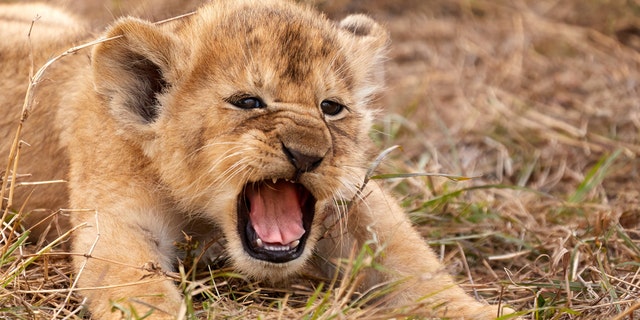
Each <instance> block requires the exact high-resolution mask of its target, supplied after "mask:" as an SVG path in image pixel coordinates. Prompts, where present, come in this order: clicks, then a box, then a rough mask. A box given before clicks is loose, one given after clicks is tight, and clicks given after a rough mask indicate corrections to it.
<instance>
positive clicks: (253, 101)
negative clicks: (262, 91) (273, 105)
mask: <svg viewBox="0 0 640 320" xmlns="http://www.w3.org/2000/svg"><path fill="white" fill-rule="evenodd" d="M229 100H230V101H229V103H231V104H232V105H234V106H236V107H238V108H240V109H261V108H265V107H266V106H267V105H266V104H265V103H264V102H263V101H262V100H260V98H256V97H241V98H236V99H229Z"/></svg>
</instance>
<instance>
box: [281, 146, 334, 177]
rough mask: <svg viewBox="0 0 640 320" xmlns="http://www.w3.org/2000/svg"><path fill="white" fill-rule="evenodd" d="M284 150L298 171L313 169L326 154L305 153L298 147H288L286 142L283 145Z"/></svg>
mask: <svg viewBox="0 0 640 320" xmlns="http://www.w3.org/2000/svg"><path fill="white" fill-rule="evenodd" d="M282 150H283V151H284V154H285V155H286V156H287V159H289V162H291V164H293V166H294V167H295V168H296V169H297V171H298V173H302V172H309V171H313V170H314V169H316V168H317V167H318V166H319V165H320V163H321V162H322V160H323V159H324V155H322V156H318V155H311V154H305V153H304V152H300V151H298V150H296V149H293V148H288V147H287V146H286V145H284V144H283V145H282Z"/></svg>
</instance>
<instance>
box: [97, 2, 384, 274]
mask: <svg viewBox="0 0 640 320" xmlns="http://www.w3.org/2000/svg"><path fill="white" fill-rule="evenodd" d="M113 35H122V37H120V38H118V39H115V40H113V41H110V42H105V43H103V44H101V45H100V46H99V47H98V48H96V49H95V51H94V62H93V63H94V78H95V86H96V89H97V91H98V93H99V94H101V95H103V96H106V97H107V98H108V99H107V101H109V107H108V108H109V111H110V113H111V114H112V116H113V117H114V118H115V120H116V122H117V123H118V125H120V126H122V132H123V137H124V138H126V139H130V140H132V141H137V142H139V144H140V150H141V153H142V156H143V157H145V158H147V159H149V160H150V162H151V163H152V165H153V166H154V168H155V172H157V175H158V180H159V181H160V182H159V183H160V184H161V185H162V186H163V189H166V190H168V192H169V193H170V195H171V197H172V198H173V200H175V201H176V202H177V206H179V208H177V209H179V210H180V211H183V212H189V213H192V214H200V215H203V216H204V217H207V218H209V219H211V220H212V221H214V222H215V223H216V224H217V225H219V226H220V228H221V230H222V231H223V233H224V237H225V238H226V241H227V251H228V253H229V255H230V256H231V258H232V261H233V262H234V264H235V265H236V266H237V267H238V268H239V269H241V270H242V271H244V272H245V273H248V274H250V275H252V276H255V277H260V278H272V279H273V278H279V277H283V276H285V275H286V274H288V273H291V272H294V271H296V270H298V269H299V268H300V266H301V265H302V264H303V263H304V261H305V260H306V258H307V257H308V256H309V255H310V253H311V252H312V250H313V247H314V245H315V243H316V241H317V239H318V237H319V236H320V233H321V231H322V230H321V228H320V227H319V226H320V225H321V224H322V222H323V220H324V219H325V218H326V217H327V215H329V214H336V213H337V212H339V210H340V204H341V203H342V202H343V201H344V200H349V199H351V198H352V197H353V196H354V195H355V193H356V190H357V189H358V187H359V185H360V184H361V183H362V181H363V179H364V172H365V170H366V166H367V159H366V154H365V153H366V151H367V148H368V137H367V131H368V128H369V126H370V121H371V117H372V115H371V113H372V111H371V109H370V107H369V106H368V104H369V102H370V100H371V98H372V95H373V94H374V93H375V91H376V89H377V85H378V82H379V79H378V78H379V77H380V71H379V70H380V66H379V62H380V61H379V60H380V59H381V56H382V53H383V50H384V46H385V44H386V42H387V38H386V37H387V36H386V33H385V32H384V30H382V29H381V28H380V27H379V26H378V25H377V24H376V23H375V22H373V21H372V20H370V19H369V18H366V17H364V16H350V17H348V18H346V19H345V20H343V21H342V23H341V24H340V25H337V24H334V23H332V22H329V21H327V20H325V19H324V18H323V17H319V16H318V15H317V14H316V13H314V12H312V11H310V10H307V9H301V8H298V7H294V6H293V5H291V4H282V3H279V2H274V3H266V2H260V3H259V4H258V3H253V2H251V5H250V6H249V5H246V4H243V3H242V2H239V1H235V2H230V3H215V4H212V5H210V6H208V7H205V8H203V9H202V10H200V11H199V12H198V13H197V14H196V15H194V16H192V17H190V18H189V19H188V20H186V21H180V22H177V23H174V25H172V26H155V25H150V24H147V23H144V22H141V21H137V20H124V21H121V22H120V23H119V24H117V25H116V26H114V27H113V29H112V31H111V32H110V34H109V36H113Z"/></svg>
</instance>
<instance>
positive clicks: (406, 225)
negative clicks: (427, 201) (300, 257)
mask: <svg viewBox="0 0 640 320" xmlns="http://www.w3.org/2000/svg"><path fill="white" fill-rule="evenodd" d="M362 195H363V199H364V200H360V201H358V202H356V203H354V204H353V206H352V207H351V209H350V211H349V212H348V214H347V215H348V217H347V218H346V232H347V235H344V234H343V235H342V238H341V237H340V236H333V237H331V238H330V239H326V240H323V241H330V242H333V246H334V248H338V249H337V250H336V251H335V252H342V254H343V256H344V255H345V253H347V252H348V251H349V250H350V248H349V247H350V246H355V248H362V247H363V245H365V243H367V244H369V245H370V246H371V247H372V249H373V250H381V254H380V255H379V256H377V257H376V263H378V264H379V265H381V266H382V269H383V270H384V271H375V270H370V271H367V274H366V280H365V284H364V286H366V288H371V287H374V286H376V285H380V284H384V283H397V286H398V287H396V288H395V290H393V292H392V293H390V294H389V295H388V296H386V297H384V298H382V299H389V300H388V301H389V303H390V304H391V305H395V306H403V305H410V304H412V303H415V302H420V303H423V304H424V305H425V306H426V307H425V308H426V309H425V310H423V311H424V314H426V315H429V316H437V317H445V318H459V319H494V318H496V317H497V316H498V315H499V313H498V307H497V306H492V305H485V304H482V303H480V302H478V301H476V300H475V299H473V298H472V297H471V296H469V295H467V294H466V293H465V292H464V291H463V290H462V289H461V288H460V287H458V286H457V285H456V284H455V282H454V280H453V278H452V277H451V276H450V275H449V274H448V273H447V270H446V269H445V267H444V266H443V265H442V264H441V263H440V262H439V261H438V258H437V257H436V255H435V254H434V252H433V251H432V250H431V249H430V248H429V247H428V246H427V245H426V243H425V240H424V239H423V238H422V237H421V236H420V235H419V234H418V232H417V231H416V230H415V229H414V228H413V227H412V226H411V222H410V221H409V220H408V218H407V217H406V215H405V213H404V211H403V210H402V209H401V208H400V207H399V206H398V205H397V203H396V200H395V199H393V198H392V197H390V196H389V195H387V194H385V193H384V191H382V190H381V189H380V187H379V186H377V185H376V184H375V183H373V182H370V183H369V184H368V186H367V188H365V190H364V191H363V193H362ZM336 228H337V227H336ZM321 245H322V244H321ZM323 247H324V248H328V247H327V246H326V244H325V245H323ZM366 288H365V289H366ZM511 312H513V311H512V310H510V309H507V308H505V309H504V311H503V313H511ZM500 314H502V313H500Z"/></svg>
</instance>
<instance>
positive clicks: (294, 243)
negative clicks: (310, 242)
mask: <svg viewBox="0 0 640 320" xmlns="http://www.w3.org/2000/svg"><path fill="white" fill-rule="evenodd" d="M299 244H300V240H296V241H293V242H291V243H289V248H291V249H293V248H297V247H298V245H299Z"/></svg>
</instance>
